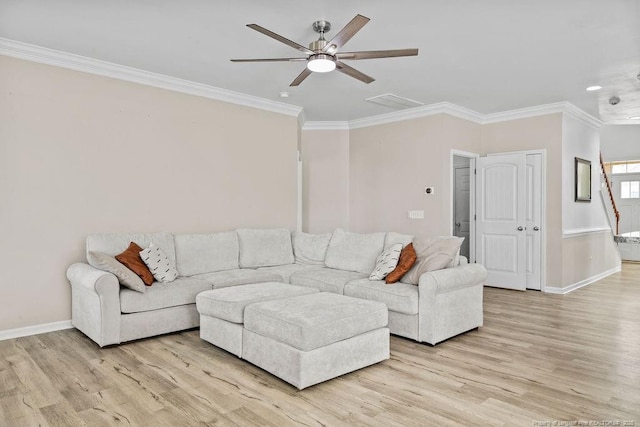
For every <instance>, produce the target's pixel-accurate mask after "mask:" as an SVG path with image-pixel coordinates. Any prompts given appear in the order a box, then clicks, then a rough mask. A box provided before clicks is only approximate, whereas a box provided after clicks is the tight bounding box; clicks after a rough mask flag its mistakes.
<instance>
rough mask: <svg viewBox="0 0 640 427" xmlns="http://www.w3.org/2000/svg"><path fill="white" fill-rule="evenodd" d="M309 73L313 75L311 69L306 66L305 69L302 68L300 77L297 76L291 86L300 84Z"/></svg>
mask: <svg viewBox="0 0 640 427" xmlns="http://www.w3.org/2000/svg"><path fill="white" fill-rule="evenodd" d="M309 75H311V71H310V70H309V69H308V68H306V67H305V69H304V70H302V72H301V73H300V74H299V75H298V77H296V78H295V79H294V80H293V81H292V82H291V84H290V85H289V86H298V85H299V84H300V83H302V81H303V80H304V79H306V78H307V77H309Z"/></svg>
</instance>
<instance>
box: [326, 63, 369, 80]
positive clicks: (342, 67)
mask: <svg viewBox="0 0 640 427" xmlns="http://www.w3.org/2000/svg"><path fill="white" fill-rule="evenodd" d="M336 70H338V71H340V72H341V73H344V74H346V75H347V76H351V77H353V78H354V79H358V80H360V81H361V82H364V83H367V84H368V83H371V82H372V81H374V80H375V79H374V78H373V77H371V76H367V75H366V74H365V73H363V72H361V71H358V70H356V69H355V68H353V67H350V66H348V65H347V64H345V63H344V62H340V61H336Z"/></svg>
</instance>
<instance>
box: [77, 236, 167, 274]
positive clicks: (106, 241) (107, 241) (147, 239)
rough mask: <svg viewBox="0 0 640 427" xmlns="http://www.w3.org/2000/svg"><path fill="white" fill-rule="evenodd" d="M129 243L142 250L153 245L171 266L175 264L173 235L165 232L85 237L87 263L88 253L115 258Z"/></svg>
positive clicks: (88, 259)
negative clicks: (133, 243) (163, 254)
mask: <svg viewBox="0 0 640 427" xmlns="http://www.w3.org/2000/svg"><path fill="white" fill-rule="evenodd" d="M131 242H135V243H137V244H138V245H139V246H140V247H141V248H142V249H144V248H146V247H148V246H149V244H151V243H153V244H154V245H156V246H158V247H159V248H160V249H162V251H163V252H164V253H165V254H166V255H167V258H169V260H171V262H172V263H173V265H175V263H176V249H175V246H174V244H173V234H171V233H167V232H160V233H114V234H90V235H88V236H87V252H86V255H87V261H91V259H90V258H89V256H88V255H89V252H90V251H94V252H103V253H105V254H108V255H111V256H115V255H118V254H120V253H122V252H124V251H125V249H127V248H128V247H129V243H131ZM94 267H95V266H94Z"/></svg>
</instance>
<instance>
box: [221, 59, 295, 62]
mask: <svg viewBox="0 0 640 427" xmlns="http://www.w3.org/2000/svg"><path fill="white" fill-rule="evenodd" d="M306 60H307V58H262V59H258V58H255V59H232V60H231V62H284V61H292V62H293V61H306Z"/></svg>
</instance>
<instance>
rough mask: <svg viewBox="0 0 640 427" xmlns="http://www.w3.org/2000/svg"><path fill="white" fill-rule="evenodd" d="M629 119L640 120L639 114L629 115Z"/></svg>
mask: <svg viewBox="0 0 640 427" xmlns="http://www.w3.org/2000/svg"><path fill="white" fill-rule="evenodd" d="M629 120H640V116H631V117H629Z"/></svg>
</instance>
